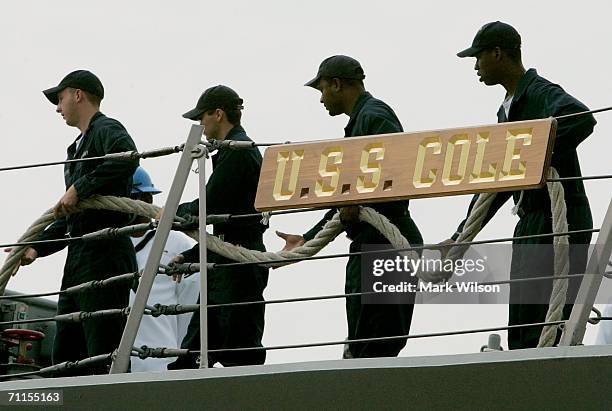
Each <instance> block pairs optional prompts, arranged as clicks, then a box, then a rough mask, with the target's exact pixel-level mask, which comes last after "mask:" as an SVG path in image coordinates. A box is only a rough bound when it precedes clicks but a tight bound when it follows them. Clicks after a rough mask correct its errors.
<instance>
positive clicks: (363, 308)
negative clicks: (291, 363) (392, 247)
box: [345, 216, 423, 358]
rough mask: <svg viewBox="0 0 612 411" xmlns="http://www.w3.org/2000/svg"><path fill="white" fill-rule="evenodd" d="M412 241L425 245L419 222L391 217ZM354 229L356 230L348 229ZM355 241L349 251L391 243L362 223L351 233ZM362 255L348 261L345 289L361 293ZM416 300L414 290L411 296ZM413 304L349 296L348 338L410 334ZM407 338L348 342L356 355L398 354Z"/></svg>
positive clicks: (362, 356) (347, 308)
mask: <svg viewBox="0 0 612 411" xmlns="http://www.w3.org/2000/svg"><path fill="white" fill-rule="evenodd" d="M391 222H392V223H393V224H395V225H396V226H397V227H398V228H399V230H400V231H401V232H402V234H403V235H404V237H406V239H407V240H408V241H409V242H410V244H411V245H415V246H416V245H422V244H423V237H422V236H421V233H420V232H419V229H418V228H417V226H416V224H415V223H414V221H413V220H412V218H410V217H409V216H405V217H399V218H395V219H392V220H391ZM349 231H353V230H349ZM351 237H352V238H353V242H352V243H351V245H350V251H351V252H355V251H361V248H362V245H365V244H387V245H388V244H389V242H388V241H387V240H386V239H385V238H384V237H383V236H382V235H381V234H380V233H379V232H378V231H377V230H376V229H375V228H373V227H371V226H369V225H365V224H360V227H359V230H358V231H357V232H356V233H354V234H353V233H351ZM361 275H362V266H361V255H353V256H350V257H349V261H348V263H347V265H346V282H345V292H346V293H347V294H352V293H359V292H362V291H366V290H362V288H361ZM411 298H412V302H414V294H413V295H412V296H411ZM413 311H414V304H362V302H361V297H360V296H355V297H347V298H346V321H347V324H348V338H349V340H354V339H364V338H376V337H389V336H396V335H408V333H409V331H410V323H411V322H412V313H413ZM406 341H407V339H406V338H399V339H393V340H388V341H372V342H365V343H352V344H349V350H350V353H351V355H352V357H353V358H366V357H395V356H397V355H398V354H399V352H400V351H401V350H402V348H404V346H405V345H406Z"/></svg>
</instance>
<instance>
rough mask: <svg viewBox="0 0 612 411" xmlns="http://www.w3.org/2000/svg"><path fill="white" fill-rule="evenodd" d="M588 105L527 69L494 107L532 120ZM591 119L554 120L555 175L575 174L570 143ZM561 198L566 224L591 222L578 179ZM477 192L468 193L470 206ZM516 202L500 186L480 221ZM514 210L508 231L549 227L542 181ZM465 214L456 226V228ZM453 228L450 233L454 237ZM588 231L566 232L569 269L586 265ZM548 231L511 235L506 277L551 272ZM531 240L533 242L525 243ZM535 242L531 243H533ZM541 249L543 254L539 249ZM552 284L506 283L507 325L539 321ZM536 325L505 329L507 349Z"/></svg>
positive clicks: (529, 338)
mask: <svg viewBox="0 0 612 411" xmlns="http://www.w3.org/2000/svg"><path fill="white" fill-rule="evenodd" d="M581 111H588V108H587V107H586V106H585V105H584V104H582V103H581V102H580V101H578V100H577V99H576V98H574V97H572V96H571V95H569V94H568V93H566V92H565V90H563V88H561V86H559V85H557V84H554V83H551V82H550V81H548V80H546V79H545V78H543V77H540V76H539V75H538V73H537V72H536V70H535V69H530V70H528V71H527V72H526V73H525V74H524V75H523V76H522V77H521V79H520V81H519V84H518V86H517V89H516V92H515V94H514V97H513V100H512V105H511V106H510V110H509V112H508V117H506V113H505V111H504V109H503V107H500V108H499V111H498V112H497V119H498V122H500V123H503V122H507V121H521V120H534V119H540V118H546V117H551V116H552V117H556V116H561V115H564V114H571V113H578V112H581ZM595 124H596V121H595V119H594V118H593V115H591V114H588V115H581V116H576V117H569V118H565V119H560V120H559V121H558V124H557V137H556V139H555V146H554V150H553V155H552V162H551V166H552V167H554V168H555V169H556V170H557V171H558V172H559V175H560V177H575V176H581V175H582V174H581V171H580V163H579V162H578V154H577V152H576V148H577V147H578V145H579V144H580V143H581V142H582V141H584V140H585V139H586V138H587V137H588V136H589V135H590V134H591V133H592V132H593V127H594V126H595ZM562 184H563V189H564V191H565V202H566V205H567V221H568V225H569V230H570V231H574V230H584V229H591V228H593V220H592V217H591V209H590V207H589V201H588V199H587V196H586V193H585V190H584V185H583V183H582V181H580V180H576V181H563V182H562ZM477 197H478V196H474V198H473V199H472V203H471V204H470V210H471V209H472V207H473V206H474V204H475V202H476V199H477ZM510 197H513V200H514V203H515V204H516V203H518V201H519V198H520V192H514V193H512V192H500V193H497V195H496V198H495V200H494V202H493V204H492V206H491V208H490V209H489V212H488V214H487V216H486V219H485V221H484V223H483V225H484V224H486V223H487V222H488V221H489V220H490V219H491V218H492V217H493V215H495V213H496V212H497V210H498V209H499V208H500V207H501V206H502V205H503V204H504V203H505V202H506V201H507V200H508V199H509V198H510ZM518 215H519V217H520V220H519V222H518V224H517V225H516V228H515V229H514V236H515V237H517V236H525V235H534V234H546V233H551V232H552V213H551V205H550V197H549V194H548V189H547V188H546V187H544V188H540V189H535V190H525V191H524V192H523V199H522V200H521V202H520V207H519V212H518ZM464 224H465V220H464V221H463V222H462V223H461V225H460V226H459V228H458V229H457V232H461V230H462V229H463V226H464ZM457 236H458V235H457V234H455V235H454V236H453V238H454V239H456V238H457ZM590 241H591V234H590V233H587V234H572V235H570V236H569V242H570V244H571V245H572V246H571V249H570V251H571V253H570V273H571V274H575V273H583V272H584V269H585V267H586V259H587V251H588V244H589V243H590ZM552 242H553V237H545V238H533V239H527V240H515V241H513V255H512V265H511V269H510V278H512V279H516V278H527V277H541V276H545V275H552V274H553V272H554V269H553V256H554V253H553V251H552V247H543V246H542V245H544V244H552ZM531 245H533V246H534V247H531ZM536 245H537V246H536ZM542 253H545V254H546V255H543V254H542ZM578 286H579V280H578V281H571V282H570V293H569V294H568V297H569V300H570V301H571V299H572V297H573V294H575V291H576V289H577V287H578ZM551 290H552V281H550V280H548V281H547V280H541V281H529V282H525V283H517V284H513V285H512V286H511V287H510V307H509V310H510V312H509V321H508V324H509V325H516V324H528V323H537V322H543V321H544V320H545V317H546V312H547V310H548V304H537V303H538V302H545V301H548V299H549V298H550V293H551ZM570 312H571V305H569V304H568V305H567V306H566V307H565V309H564V317H563V318H564V319H567V318H569V313H570ZM541 331H542V327H528V328H518V329H511V330H509V331H508V346H509V348H510V349H518V348H530V347H536V346H537V344H538V340H539V336H540V334H541Z"/></svg>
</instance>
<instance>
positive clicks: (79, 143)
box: [72, 111, 104, 150]
mask: <svg viewBox="0 0 612 411" xmlns="http://www.w3.org/2000/svg"><path fill="white" fill-rule="evenodd" d="M103 116H104V114H102V113H101V112H99V111H98V112H96V114H94V115H93V116H92V117H91V119H90V120H89V125H88V126H87V130H85V132H84V133H81V134H79V135H78V137H77V138H76V139H75V140H74V141H73V142H72V144H75V147H77V146H78V147H80V146H81V144H82V143H83V142H82V141H79V140H80V139H83V138H84V137H85V136H86V135H87V133H88V132H89V130H91V129H92V128H93V127H94V123H95V122H96V121H97V120H98V119H100V118H101V117H103ZM77 150H78V149H77Z"/></svg>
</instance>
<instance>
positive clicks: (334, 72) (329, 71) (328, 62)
mask: <svg viewBox="0 0 612 411" xmlns="http://www.w3.org/2000/svg"><path fill="white" fill-rule="evenodd" d="M321 77H329V78H334V77H337V78H346V79H354V80H363V79H364V78H365V74H364V73H363V69H362V68H361V64H359V62H358V61H357V60H355V59H354V58H352V57H349V56H342V55H338V56H331V57H328V58H326V59H325V60H323V61H322V62H321V64H320V65H319V71H318V72H317V76H316V77H315V78H313V79H312V80H310V81H309V82H308V83H306V84H304V85H305V86H308V87H313V88H317V86H318V85H319V81H320V80H321Z"/></svg>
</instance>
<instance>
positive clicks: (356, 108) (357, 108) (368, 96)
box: [344, 91, 373, 136]
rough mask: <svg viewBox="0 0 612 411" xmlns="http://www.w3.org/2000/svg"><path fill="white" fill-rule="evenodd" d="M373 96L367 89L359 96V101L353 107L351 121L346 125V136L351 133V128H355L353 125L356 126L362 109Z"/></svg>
mask: <svg viewBox="0 0 612 411" xmlns="http://www.w3.org/2000/svg"><path fill="white" fill-rule="evenodd" d="M371 98H373V97H372V95H371V94H370V93H368V92H367V91H364V92H363V93H361V94H360V95H359V97H358V98H357V101H356V102H355V106H354V107H353V110H352V111H351V115H350V118H349V122H348V124H347V125H346V127H344V135H345V136H350V135H351V130H352V129H353V126H355V122H356V121H357V117H359V113H360V112H361V109H363V106H364V105H365V103H366V101H368V100H370V99H371Z"/></svg>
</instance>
